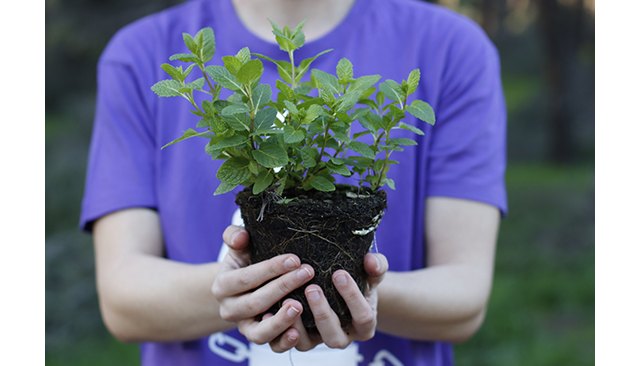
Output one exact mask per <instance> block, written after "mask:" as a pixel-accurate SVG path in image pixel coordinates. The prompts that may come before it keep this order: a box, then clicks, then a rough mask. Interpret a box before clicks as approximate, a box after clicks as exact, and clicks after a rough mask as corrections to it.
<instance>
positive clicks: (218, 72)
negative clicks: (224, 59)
mask: <svg viewBox="0 0 640 366" xmlns="http://www.w3.org/2000/svg"><path fill="white" fill-rule="evenodd" d="M205 71H206V72H207V74H209V76H211V78H212V79H213V80H214V81H215V82H216V83H218V84H220V85H221V86H222V87H223V88H227V89H230V90H242V85H241V84H240V82H239V81H238V79H236V77H235V76H233V75H231V73H230V72H229V70H227V69H226V68H225V67H224V66H218V65H215V66H207V67H206V68H205Z"/></svg>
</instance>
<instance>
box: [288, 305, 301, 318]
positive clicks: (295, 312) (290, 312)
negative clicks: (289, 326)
mask: <svg viewBox="0 0 640 366" xmlns="http://www.w3.org/2000/svg"><path fill="white" fill-rule="evenodd" d="M298 314H300V311H299V310H298V309H296V308H294V307H293V306H289V309H287V315H288V316H289V317H290V318H293V317H295V316H296V315H298Z"/></svg>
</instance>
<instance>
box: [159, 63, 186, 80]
mask: <svg viewBox="0 0 640 366" xmlns="http://www.w3.org/2000/svg"><path fill="white" fill-rule="evenodd" d="M160 67H161V68H162V70H164V72H166V73H167V74H168V75H169V76H171V78H172V79H174V80H177V81H180V82H182V81H184V78H183V77H182V72H181V71H180V69H178V68H177V67H173V65H171V64H162V65H160Z"/></svg>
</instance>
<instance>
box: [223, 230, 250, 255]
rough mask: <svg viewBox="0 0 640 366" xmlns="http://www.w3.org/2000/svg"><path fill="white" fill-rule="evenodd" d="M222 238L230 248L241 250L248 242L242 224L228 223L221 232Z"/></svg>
mask: <svg viewBox="0 0 640 366" xmlns="http://www.w3.org/2000/svg"><path fill="white" fill-rule="evenodd" d="M222 240H224V242H225V244H227V245H228V246H229V248H230V249H235V250H242V249H244V248H245V247H246V246H247V244H249V233H248V232H247V231H246V230H245V229H244V228H243V227H242V226H236V225H229V226H227V228H226V229H225V230H224V232H223V233H222Z"/></svg>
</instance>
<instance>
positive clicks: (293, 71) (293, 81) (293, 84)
mask: <svg viewBox="0 0 640 366" xmlns="http://www.w3.org/2000/svg"><path fill="white" fill-rule="evenodd" d="M289 61H290V62H291V89H293V90H295V89H296V87H297V86H298V85H297V83H296V65H295V63H294V62H293V51H289Z"/></svg>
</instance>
